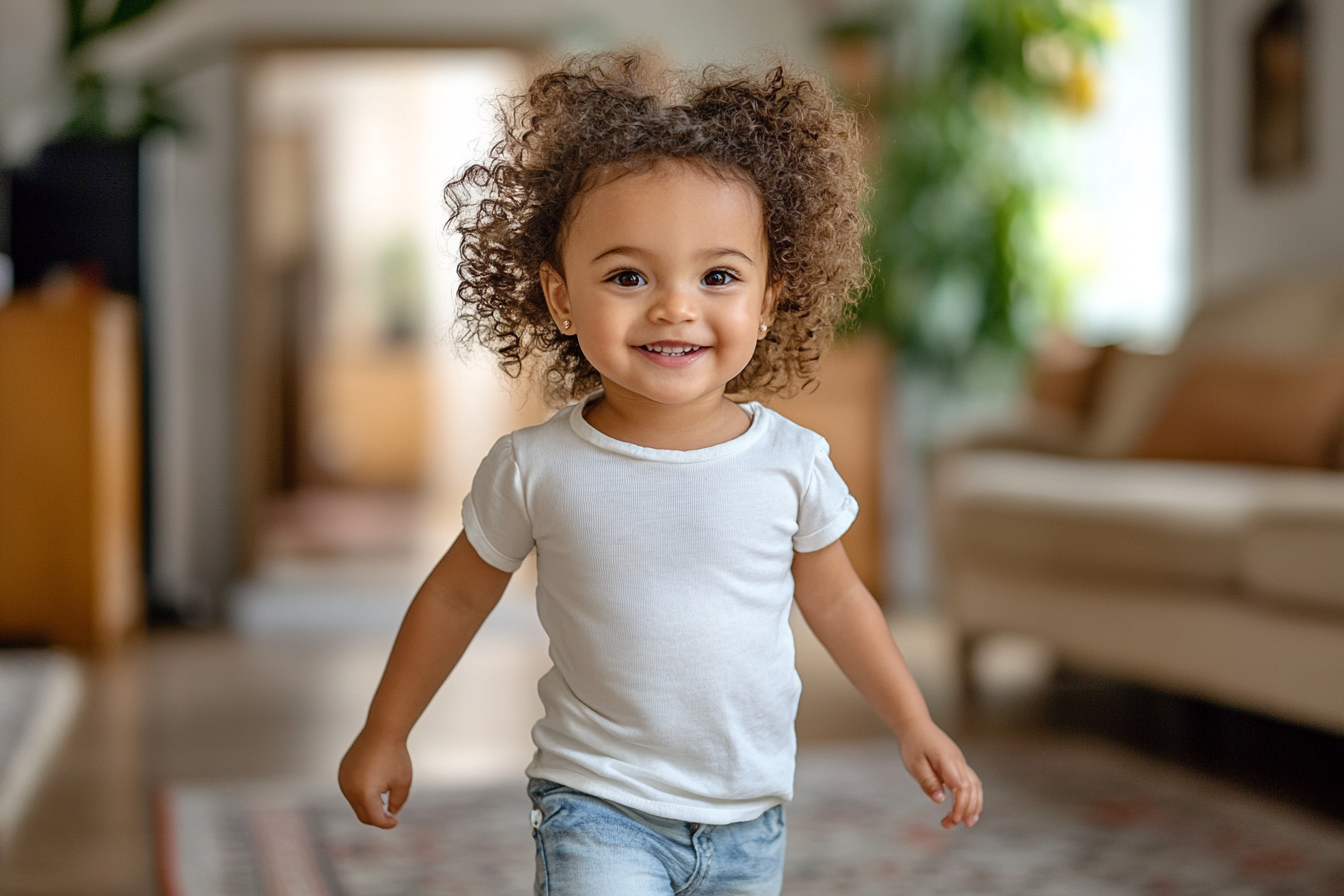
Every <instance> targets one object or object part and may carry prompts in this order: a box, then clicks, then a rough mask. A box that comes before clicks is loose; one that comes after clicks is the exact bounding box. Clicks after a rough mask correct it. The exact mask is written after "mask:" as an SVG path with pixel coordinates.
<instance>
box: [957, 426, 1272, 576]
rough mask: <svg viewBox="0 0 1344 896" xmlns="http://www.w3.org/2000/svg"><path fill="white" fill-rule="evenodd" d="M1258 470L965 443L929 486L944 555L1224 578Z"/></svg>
mask: <svg viewBox="0 0 1344 896" xmlns="http://www.w3.org/2000/svg"><path fill="white" fill-rule="evenodd" d="M1264 475H1265V473H1264V471H1260V470H1256V469H1254V468H1248V467H1234V466H1229V465H1213V464H1207V465H1206V464H1192V463H1179V462H1164V461H1136V460H1131V461H1122V460H1108V461H1097V460H1091V459H1082V458H1069V457H1059V456H1050V455H1041V454H1032V453H1029V452H1015V451H966V452H962V453H960V454H956V455H953V456H950V457H948V458H946V459H945V460H944V461H943V462H942V463H941V464H940V466H939V468H938V471H937V474H936V480H935V489H936V492H935V496H936V501H937V511H938V515H939V520H940V525H941V526H942V527H943V529H944V531H943V542H944V544H946V545H947V546H948V547H949V549H950V551H951V553H950V555H949V557H948V559H949V560H951V561H952V562H971V563H974V564H976V565H980V566H983V565H984V564H985V563H990V564H1002V565H1005V566H1009V567H1012V568H1017V569H1038V570H1041V571H1075V572H1095V573H1101V574H1107V575H1112V576H1120V577H1123V578H1129V579H1134V578H1140V579H1146V580H1161V581H1168V582H1171V583H1173V584H1175V583H1178V582H1186V583H1191V584H1195V583H1198V584H1201V585H1206V586H1215V587H1218V588H1233V587H1237V586H1238V585H1239V584H1240V580H1241V569H1242V559H1241V553H1242V546H1243V536H1244V533H1245V529H1246V526H1247V523H1248V521H1249V518H1250V516H1251V513H1252V511H1253V510H1254V508H1255V506H1256V502H1257V498H1258V494H1259V490H1260V483H1261V481H1262V479H1263V477H1264Z"/></svg>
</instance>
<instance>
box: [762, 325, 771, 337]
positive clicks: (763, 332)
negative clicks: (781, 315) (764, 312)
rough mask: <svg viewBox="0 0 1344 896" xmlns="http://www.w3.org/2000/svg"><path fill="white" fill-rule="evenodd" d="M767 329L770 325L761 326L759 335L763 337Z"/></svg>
mask: <svg viewBox="0 0 1344 896" xmlns="http://www.w3.org/2000/svg"><path fill="white" fill-rule="evenodd" d="M769 329H770V325H769V324H761V335H762V336H764V335H765V333H766V331H767V330H769Z"/></svg>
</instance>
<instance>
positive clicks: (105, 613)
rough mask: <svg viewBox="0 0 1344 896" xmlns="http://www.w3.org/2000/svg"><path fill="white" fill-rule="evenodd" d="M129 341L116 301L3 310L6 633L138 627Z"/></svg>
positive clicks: (96, 635) (86, 643) (55, 635)
mask: <svg viewBox="0 0 1344 896" xmlns="http://www.w3.org/2000/svg"><path fill="white" fill-rule="evenodd" d="M136 343H137V339H136V312H135V307H134V305H133V304H132V303H131V302H130V301H129V300H128V299H125V298H124V297H117V296H106V295H97V296H95V295H79V294H75V295H72V296H68V297H66V298H65V299H64V300H63V301H54V300H52V301H47V300H44V301H38V300H36V299H33V298H24V297H16V298H15V299H14V300H12V301H10V302H9V303H8V304H6V305H4V306H0V642H10V643H13V642H29V643H34V642H36V643H54V644H62V645H66V646H69V647H73V648H76V649H79V650H94V649H105V648H108V647H112V646H115V645H116V644H118V643H119V642H121V641H122V640H124V639H125V638H126V636H127V635H128V634H130V633H131V632H133V631H134V630H136V629H138V628H139V627H140V626H141V624H142V619H143V615H144V613H143V597H142V575H141V570H140V525H139V524H140V509H139V501H140V482H139V470H140V459H139V458H140V452H139V430H140V426H139V383H138V378H139V375H138V370H139V364H138V361H137V347H136Z"/></svg>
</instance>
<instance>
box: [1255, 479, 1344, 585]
mask: <svg viewBox="0 0 1344 896" xmlns="http://www.w3.org/2000/svg"><path fill="white" fill-rule="evenodd" d="M1246 580H1247V585H1248V586H1249V589H1250V591H1251V593H1252V595H1253V596H1254V597H1255V598H1256V599H1259V600H1266V601H1273V602H1290V603H1294V604H1298V605H1311V606H1316V607H1320V608H1322V609H1328V610H1334V611H1344V473H1325V472H1321V473H1308V472H1301V473H1294V474H1281V475H1279V476H1276V477H1274V479H1273V480H1271V484H1269V485H1268V486H1267V488H1266V490H1265V494H1264V499H1263V502H1262V505H1261V507H1260V510H1259V511H1258V512H1257V513H1256V514H1255V515H1254V517H1253V519H1252V520H1251V523H1250V527H1249V529H1248V532H1247V540H1246Z"/></svg>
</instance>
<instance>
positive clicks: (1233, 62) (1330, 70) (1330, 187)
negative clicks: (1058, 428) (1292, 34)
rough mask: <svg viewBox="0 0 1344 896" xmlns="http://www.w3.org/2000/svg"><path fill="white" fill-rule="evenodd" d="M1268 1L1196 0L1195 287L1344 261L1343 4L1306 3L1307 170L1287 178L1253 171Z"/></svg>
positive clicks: (1333, 0) (1207, 288)
mask: <svg viewBox="0 0 1344 896" xmlns="http://www.w3.org/2000/svg"><path fill="white" fill-rule="evenodd" d="M1268 6H1269V3H1268V2H1266V0H1199V2H1198V3H1197V4H1196V6H1195V9H1194V13H1195V20H1194V23H1193V24H1194V33H1195V35H1196V48H1195V49H1196V53H1197V55H1196V60H1197V64H1196V68H1195V78H1196V84H1195V102H1194V109H1195V114H1196V119H1195V126H1196V129H1197V138H1196V139H1197V144H1196V145H1197V146H1198V153H1197V155H1196V158H1195V164H1194V169H1195V176H1196V191H1197V192H1196V203H1197V205H1196V208H1197V212H1196V222H1195V227H1196V234H1195V258H1194V259H1193V260H1194V267H1195V276H1196V281H1195V282H1196V286H1197V294H1201V293H1206V292H1217V291H1219V290H1222V289H1226V288H1229V287H1234V286H1236V285H1238V284H1241V283H1245V282H1249V281H1256V280H1266V279H1271V278H1273V277H1276V276H1279V275H1282V274H1291V273H1293V272H1297V271H1304V270H1322V269H1324V270H1329V269H1332V268H1341V267H1344V3H1340V2H1338V0H1315V2H1312V3H1310V5H1309V7H1308V14H1309V16H1310V20H1309V24H1308V27H1309V29H1310V31H1311V34H1312V38H1311V40H1312V43H1311V45H1310V47H1309V52H1310V54H1311V62H1310V65H1311V69H1310V76H1309V77H1310V81H1309V85H1310V88H1309V89H1310V90H1311V93H1310V96H1309V98H1308V104H1309V108H1308V114H1309V116H1310V118H1309V121H1310V126H1311V129H1312V133H1311V136H1310V139H1311V141H1312V142H1311V168H1310V171H1309V172H1308V173H1307V174H1306V176H1304V177H1303V178H1302V179H1300V180H1296V181H1293V182H1291V183H1282V184H1256V183H1253V182H1252V181H1251V179H1250V176H1249V175H1248V173H1247V171H1248V168H1249V165H1248V162H1247V153H1248V149H1247V143H1248V138H1247V129H1248V119H1249V116H1250V72H1249V65H1250V60H1249V57H1250V41H1251V33H1252V31H1253V29H1254V28H1255V25H1256V23H1257V21H1258V18H1259V17H1260V16H1261V15H1263V13H1264V11H1265V9H1266V8H1267V7H1268Z"/></svg>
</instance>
